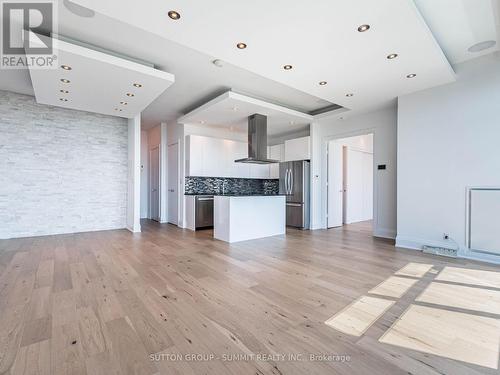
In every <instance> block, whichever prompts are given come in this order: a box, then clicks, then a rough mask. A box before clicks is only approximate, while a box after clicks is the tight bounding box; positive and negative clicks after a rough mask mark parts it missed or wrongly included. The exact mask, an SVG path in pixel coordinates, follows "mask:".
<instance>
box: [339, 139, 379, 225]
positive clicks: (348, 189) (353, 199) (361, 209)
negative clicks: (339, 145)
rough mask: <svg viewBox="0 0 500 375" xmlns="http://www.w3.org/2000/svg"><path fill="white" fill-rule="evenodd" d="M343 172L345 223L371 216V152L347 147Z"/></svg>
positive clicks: (369, 218) (368, 218)
mask: <svg viewBox="0 0 500 375" xmlns="http://www.w3.org/2000/svg"><path fill="white" fill-rule="evenodd" d="M346 159H347V160H346V163H345V166H346V173H345V176H346V177H345V194H346V199H345V206H346V207H345V218H344V222H345V223H346V224H351V223H356V222H360V221H365V220H371V219H372V218H373V154H371V153H368V152H364V151H359V150H355V149H351V148H348V149H347V157H346Z"/></svg>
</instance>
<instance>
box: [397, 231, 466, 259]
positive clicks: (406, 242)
mask: <svg viewBox="0 0 500 375" xmlns="http://www.w3.org/2000/svg"><path fill="white" fill-rule="evenodd" d="M425 245H427V246H435V247H444V248H448V249H449V248H456V245H455V244H454V243H452V242H449V241H448V242H446V241H436V240H426V239H422V238H416V237H409V236H402V235H400V234H398V235H397V236H396V247H402V248H405V249H412V250H422V249H423V247H424V246H425ZM459 256H460V251H459Z"/></svg>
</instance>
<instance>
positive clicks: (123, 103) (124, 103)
mask: <svg viewBox="0 0 500 375" xmlns="http://www.w3.org/2000/svg"><path fill="white" fill-rule="evenodd" d="M120 104H121V105H127V104H128V103H127V102H120Z"/></svg>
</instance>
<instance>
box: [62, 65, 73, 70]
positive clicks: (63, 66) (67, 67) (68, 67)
mask: <svg viewBox="0 0 500 375" xmlns="http://www.w3.org/2000/svg"><path fill="white" fill-rule="evenodd" d="M61 68H63V69H64V70H71V69H73V68H72V67H71V66H69V65H61Z"/></svg>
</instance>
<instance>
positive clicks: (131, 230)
mask: <svg viewBox="0 0 500 375" xmlns="http://www.w3.org/2000/svg"><path fill="white" fill-rule="evenodd" d="M127 229H128V230H129V231H130V232H132V233H140V232H141V226H140V225H138V226H137V228H136V230H134V228H132V227H129V226H128V225H127Z"/></svg>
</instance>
